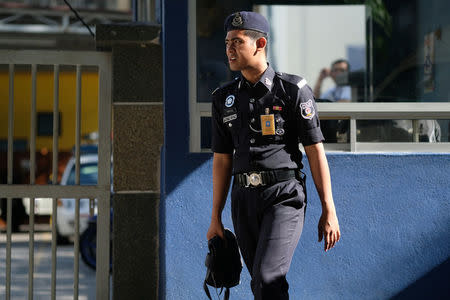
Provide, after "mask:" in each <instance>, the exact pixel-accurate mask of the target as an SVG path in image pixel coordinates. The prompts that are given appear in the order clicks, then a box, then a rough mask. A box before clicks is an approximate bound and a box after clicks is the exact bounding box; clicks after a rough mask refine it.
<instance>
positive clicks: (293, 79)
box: [275, 72, 307, 89]
mask: <svg viewBox="0 0 450 300" xmlns="http://www.w3.org/2000/svg"><path fill="white" fill-rule="evenodd" d="M275 74H276V75H277V76H278V77H279V78H280V79H281V80H283V81H286V82H289V83H290V84H293V85H296V86H298V88H299V89H301V88H302V87H304V86H305V85H306V84H307V82H306V79H305V78H302V77H300V76H297V75H293V74H287V73H281V72H275Z"/></svg>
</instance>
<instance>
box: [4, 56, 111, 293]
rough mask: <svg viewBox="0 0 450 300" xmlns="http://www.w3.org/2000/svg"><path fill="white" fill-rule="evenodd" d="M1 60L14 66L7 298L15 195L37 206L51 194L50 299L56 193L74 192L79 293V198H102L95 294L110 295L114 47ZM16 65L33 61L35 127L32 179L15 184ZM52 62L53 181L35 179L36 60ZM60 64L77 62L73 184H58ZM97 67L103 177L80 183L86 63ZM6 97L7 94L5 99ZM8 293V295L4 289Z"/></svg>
mask: <svg viewBox="0 0 450 300" xmlns="http://www.w3.org/2000/svg"><path fill="white" fill-rule="evenodd" d="M0 65H8V66H9V91H8V94H9V109H8V155H7V160H8V163H7V174H8V175H7V184H0V198H7V233H6V235H7V237H6V286H5V291H6V295H5V296H6V297H5V298H6V299H7V300H9V299H10V298H11V229H12V228H11V217H12V214H11V213H12V198H23V197H29V198H30V208H34V200H35V198H44V197H45V198H52V199H53V211H52V272H51V273H52V274H51V299H55V298H56V275H57V274H56V236H57V233H56V223H57V222H56V219H57V214H56V211H57V209H56V206H57V198H75V199H76V202H75V203H76V209H75V213H76V216H75V230H76V231H75V232H76V234H75V242H74V299H78V293H79V287H78V284H79V282H78V280H79V266H78V263H79V217H80V216H79V205H80V198H88V199H94V198H96V199H98V201H97V204H98V219H97V232H98V234H97V251H96V253H97V269H96V299H109V298H110V292H109V291H110V289H109V270H110V266H109V257H110V253H109V252H110V191H111V190H110V182H111V180H110V176H111V173H110V170H111V139H110V133H111V56H110V54H109V53H100V52H82V51H77V52H75V51H73V52H71V51H34V50H27V51H21V50H0ZM16 65H29V66H31V115H30V120H31V128H30V149H29V150H30V184H29V185H17V184H13V180H12V178H13V133H14V74H15V66H16ZM38 65H51V66H53V74H54V87H53V88H54V89H53V97H54V102H53V116H54V119H53V161H52V163H53V174H54V176H53V184H51V185H35V176H36V174H35V164H36V88H37V87H36V84H37V66H38ZM61 65H72V66H75V67H76V112H75V114H76V118H75V120H76V121H75V124H73V126H74V127H75V141H74V143H75V154H76V155H75V156H76V180H75V182H76V183H77V185H74V186H57V185H56V183H57V182H56V180H57V177H58V176H57V175H56V174H57V169H56V167H57V166H58V155H57V154H58V132H59V126H60V124H58V112H59V68H60V66H61ZM92 66H95V67H97V68H98V84H99V95H98V99H99V100H98V110H99V116H98V130H99V141H98V156H99V157H98V183H97V185H96V186H81V185H79V183H80V127H81V119H82V115H81V100H82V99H81V73H82V69H83V67H92ZM0 100H3V99H0ZM34 225H35V224H34V210H33V209H30V231H29V239H30V246H29V272H28V274H29V275H28V299H32V298H33V280H34V276H33V272H34ZM0 298H2V299H3V296H1V295H0Z"/></svg>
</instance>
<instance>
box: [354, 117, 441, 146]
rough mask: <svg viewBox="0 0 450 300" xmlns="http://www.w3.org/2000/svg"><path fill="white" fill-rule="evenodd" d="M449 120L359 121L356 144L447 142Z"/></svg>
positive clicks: (357, 122)
mask: <svg viewBox="0 0 450 300" xmlns="http://www.w3.org/2000/svg"><path fill="white" fill-rule="evenodd" d="M449 126H450V121H449V120H359V121H356V132H357V138H356V139H357V141H358V142H423V143H436V142H448V141H449V140H450V139H449V129H450V128H449Z"/></svg>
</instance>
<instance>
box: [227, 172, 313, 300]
mask: <svg viewBox="0 0 450 300" xmlns="http://www.w3.org/2000/svg"><path fill="white" fill-rule="evenodd" d="M231 199H232V201H231V209H232V218H233V226H234V230H235V234H236V237H237V240H238V244H239V248H240V250H241V254H242V257H243V259H244V262H245V264H246V266H247V269H248V271H249V272H250V275H251V277H252V281H251V287H252V292H253V295H254V296H255V299H256V300H263V299H270V300H278V299H280V300H284V299H289V294H288V289H289V285H288V283H287V281H286V274H287V272H288V270H289V267H290V264H291V261H292V256H293V254H294V250H295V248H296V247H297V244H298V241H299V239H300V235H301V233H302V229H303V222H304V217H305V208H306V193H305V190H304V187H303V185H302V184H301V183H300V182H299V181H298V180H297V179H290V180H287V181H283V182H278V183H275V184H273V185H270V186H260V187H253V188H252V187H249V188H245V187H241V186H239V185H238V184H237V183H236V181H235V183H234V184H233V189H232V192H231Z"/></svg>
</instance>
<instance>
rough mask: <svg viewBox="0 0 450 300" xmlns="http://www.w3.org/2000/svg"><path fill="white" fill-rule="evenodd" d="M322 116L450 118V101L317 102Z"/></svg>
mask: <svg viewBox="0 0 450 300" xmlns="http://www.w3.org/2000/svg"><path fill="white" fill-rule="evenodd" d="M317 109H318V111H319V113H320V117H322V118H323V117H325V118H326V117H333V118H341V119H346V118H347V119H349V118H352V117H354V118H355V119H357V120H371V119H373V120H376V119H386V120H388V119H397V120H402V119H403V120H410V119H423V120H432V119H450V103H448V102H428V103H424V102H417V103H407V102H400V103H384V102H375V103H317Z"/></svg>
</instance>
